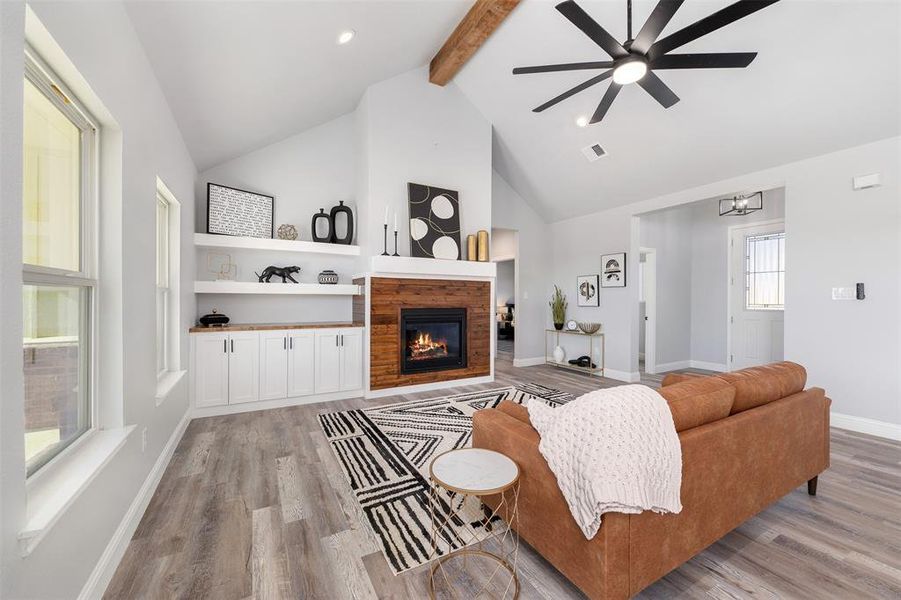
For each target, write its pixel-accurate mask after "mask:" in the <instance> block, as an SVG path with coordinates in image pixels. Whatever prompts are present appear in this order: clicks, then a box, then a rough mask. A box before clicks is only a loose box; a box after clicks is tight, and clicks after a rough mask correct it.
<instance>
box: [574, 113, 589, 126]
mask: <svg viewBox="0 0 901 600" xmlns="http://www.w3.org/2000/svg"><path fill="white" fill-rule="evenodd" d="M576 125H578V126H579V127H588V117H586V116H585V115H582V116H581V117H579V118H578V119H576Z"/></svg>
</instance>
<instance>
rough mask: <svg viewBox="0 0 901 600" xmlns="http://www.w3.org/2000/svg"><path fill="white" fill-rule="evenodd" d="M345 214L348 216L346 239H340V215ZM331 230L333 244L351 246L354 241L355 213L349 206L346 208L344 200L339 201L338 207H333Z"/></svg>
mask: <svg viewBox="0 0 901 600" xmlns="http://www.w3.org/2000/svg"><path fill="white" fill-rule="evenodd" d="M342 213H344V214H345V215H347V230H346V231H345V233H344V237H340V238H339V237H338V215H340V214H342ZM331 229H332V238H331V240H330V241H331V242H332V243H333V244H348V245H349V244H351V243H352V242H353V239H354V212H353V211H352V210H351V209H350V207H349V206H344V200H339V201H338V206H333V207H332V211H331Z"/></svg>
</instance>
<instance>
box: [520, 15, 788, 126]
mask: <svg viewBox="0 0 901 600" xmlns="http://www.w3.org/2000/svg"><path fill="white" fill-rule="evenodd" d="M683 1H684V0H660V2H658V3H657V6H655V7H654V10H653V11H652V12H651V16H649V17H648V20H647V21H646V22H645V24H644V25H643V26H642V28H641V30H640V31H639V32H638V35H636V36H635V37H634V38H633V37H632V0H627V2H626V11H627V32H628V33H627V36H628V39H627V40H626V41H625V42H623V43H622V44H620V43H619V42H618V41H617V40H616V38H614V37H613V36H612V35H610V34H609V33H608V32H607V30H605V29H604V28H603V27H601V26H600V25H599V24H598V23H597V21H595V20H594V19H592V18H591V17H590V16H588V13H586V12H585V11H584V10H583V9H582V8H581V7H580V6H579V5H578V4H576V3H575V2H574V1H573V0H566V2H561V3H560V4H558V5H557V6H556V8H557V10H558V11H560V13H561V14H562V15H563V16H564V17H566V18H567V19H568V20H569V21H570V22H571V23H572V24H573V25H575V26H576V27H578V28H579V29H580V30H581V31H582V33H584V34H585V35H587V36H588V37H589V38H591V40H592V41H593V42H594V43H595V44H597V45H598V46H600V47H601V49H603V50H604V52H606V53H607V54H609V55H610V57H611V58H612V59H613V60H607V61H591V62H577V63H564V64H556V65H540V66H535V67H517V68H515V69H513V74H514V75H525V74H528V73H550V72H554V71H583V70H594V69H607V70H606V71H604V72H603V73H601V74H600V75H596V76H594V77H592V78H591V79H588V80H586V81H583V82H582V83H580V84H579V85H577V86H576V87H574V88H571V89H569V90H567V91H565V92H563V93H562V94H560V95H559V96H557V97H556V98H552V99H551V100H548V101H547V102H545V103H544V104H542V105H541V106H538V107H536V108H534V109H533V112H541V111H543V110H545V109H548V108H550V107H552V106H554V105H555V104H557V103H559V102H562V101H563V100H566V99H567V98H569V97H570V96H573V95H575V94H578V93H579V92H581V91H584V90H586V89H588V88H590V87H591V86H593V85H595V84H597V83H600V82H601V81H604V80H605V79H609V78H611V77H612V79H613V81H612V82H611V83H610V87H608V88H607V92H606V93H605V94H604V97H603V98H602V99H601V103H600V104H598V107H597V110H595V111H594V115H592V117H591V121H589V123H597V122H599V121H601V119H603V118H604V115H606V114H607V111H608V110H609V109H610V105H611V104H613V100H614V99H615V98H616V95H617V94H619V91H620V89H621V88H622V87H623V86H624V85H628V84H630V83H638V85H640V86H641V87H642V88H644V90H645V91H646V92H647V93H649V94H650V95H651V96H653V97H654V99H655V100H657V102H659V103H660V104H661V105H663V107H664V108H669V107H670V106H672V105H673V104H675V103H676V102H678V101H679V97H678V96H676V94H674V93H673V91H672V90H671V89H670V88H669V87H668V86H667V85H666V84H665V83H663V81H662V80H661V79H660V78H659V77H657V75H656V74H655V73H654V71H655V70H658V69H735V68H744V67H747V66H748V65H749V64H751V61H753V60H754V58H755V57H756V56H757V53H756V52H721V53H714V54H697V53H695V54H669V52H670V51H672V50H675V49H676V48H679V47H680V46H684V45H685V44H687V43H689V42H691V41H694V40H696V39H698V38H699V37H702V36H705V35H707V34H708V33H711V32H713V31H716V30H717V29H720V28H721V27H725V26H726V25H729V24H730V23H733V22H735V21H738V20H739V19H742V18H744V17H747V16H748V15H750V14H751V13H754V12H757V11H758V10H760V9H762V8H766V7H767V6H769V5H770V4H775V3H776V2H778V0H739V1H738V2H736V3H735V4H731V5H729V6H727V7H726V8H723V9H722V10H718V11H717V12H715V13H713V14H712V15H710V16H708V17H704V18H703V19H701V20H700V21H697V22H696V23H693V24H692V25H689V26H688V27H685V28H683V29H680V30H679V31H677V32H675V33H673V34H670V35H668V36H666V37H665V38H663V39H660V40H658V39H657V37H658V36H659V35H660V33H661V32H662V31H663V28H664V27H666V24H667V23H669V21H670V19H672V18H673V15H674V14H675V13H676V11H677V10H678V9H679V7H680V6H681V5H682V2H683Z"/></svg>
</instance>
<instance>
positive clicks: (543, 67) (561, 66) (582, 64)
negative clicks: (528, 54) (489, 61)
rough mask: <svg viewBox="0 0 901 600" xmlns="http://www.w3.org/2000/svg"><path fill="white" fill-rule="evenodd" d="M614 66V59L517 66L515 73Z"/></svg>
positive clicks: (583, 69)
mask: <svg viewBox="0 0 901 600" xmlns="http://www.w3.org/2000/svg"><path fill="white" fill-rule="evenodd" d="M612 66H613V61H612V60H605V61H600V62H577V63H563V64H559V65H540V66H537V67H516V68H515V69H513V74H514V75H526V74H528V73H552V72H554V71H585V70H588V69H609V68H610V67H612Z"/></svg>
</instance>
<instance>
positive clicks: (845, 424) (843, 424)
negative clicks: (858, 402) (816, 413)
mask: <svg viewBox="0 0 901 600" xmlns="http://www.w3.org/2000/svg"><path fill="white" fill-rule="evenodd" d="M829 424H830V425H831V426H832V427H837V428H839V429H847V430H848V431H856V432H857V433H866V434H869V435H875V436H877V437H881V438H886V439H889V440H895V441H901V425H899V424H898V423H887V422H886V421H877V420H876V419H867V418H865V417H855V416H853V415H843V414H841V413H836V412H833V413H830V414H829Z"/></svg>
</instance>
